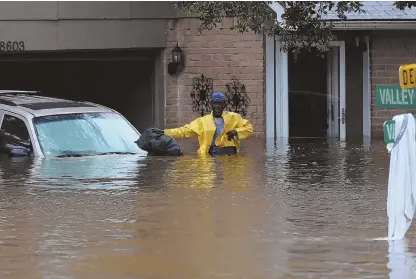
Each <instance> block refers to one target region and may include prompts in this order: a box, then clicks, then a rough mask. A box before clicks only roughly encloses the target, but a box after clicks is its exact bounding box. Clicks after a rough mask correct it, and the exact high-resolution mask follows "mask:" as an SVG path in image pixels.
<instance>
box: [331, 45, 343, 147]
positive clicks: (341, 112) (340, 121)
mask: <svg viewBox="0 0 416 279" xmlns="http://www.w3.org/2000/svg"><path fill="white" fill-rule="evenodd" d="M330 46H332V47H334V46H335V47H339V52H338V55H339V56H338V57H339V114H340V115H339V140H340V141H341V142H342V141H345V140H346V134H347V123H346V120H347V119H346V117H345V118H344V119H343V112H344V115H346V114H347V108H346V96H345V94H346V83H345V78H346V76H345V73H346V72H345V42H344V41H331V42H330ZM342 120H344V123H342Z"/></svg>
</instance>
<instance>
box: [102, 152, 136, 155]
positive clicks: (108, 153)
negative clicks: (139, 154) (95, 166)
mask: <svg viewBox="0 0 416 279" xmlns="http://www.w3.org/2000/svg"><path fill="white" fill-rule="evenodd" d="M110 154H129V155H134V154H136V153H133V152H104V153H99V154H97V155H110Z"/></svg>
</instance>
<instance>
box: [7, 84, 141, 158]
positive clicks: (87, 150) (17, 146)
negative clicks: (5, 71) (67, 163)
mask: <svg viewBox="0 0 416 279" xmlns="http://www.w3.org/2000/svg"><path fill="white" fill-rule="evenodd" d="M139 137H140V133H139V132H138V131H137V130H136V129H135V128H134V127H133V125H132V124H131V123H130V122H128V121H127V119H125V118H124V117H123V116H122V115H121V114H120V113H118V112H117V111H115V110H112V109H110V108H107V107H104V106H101V105H98V104H94V103H88V102H78V101H70V100H64V99H57V98H49V97H45V96H40V95H38V93H37V92H34V91H15V90H0V153H3V154H4V153H6V154H9V155H23V156H35V157H44V156H53V157H68V156H88V155H103V154H113V153H116V154H147V153H146V152H145V151H143V150H141V149H140V148H139V147H138V146H137V144H136V143H135V141H137V140H138V139H139Z"/></svg>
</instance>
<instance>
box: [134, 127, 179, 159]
mask: <svg viewBox="0 0 416 279" xmlns="http://www.w3.org/2000/svg"><path fill="white" fill-rule="evenodd" d="M136 144H137V146H139V148H140V149H142V150H144V151H147V152H148V155H150V156H182V155H183V153H182V150H181V146H180V145H179V143H178V142H177V141H176V140H175V139H174V138H172V137H171V136H167V135H165V134H163V133H159V132H157V131H155V130H154V129H153V128H148V129H146V130H144V132H143V133H142V135H141V136H140V138H139V139H138V140H137V141H136Z"/></svg>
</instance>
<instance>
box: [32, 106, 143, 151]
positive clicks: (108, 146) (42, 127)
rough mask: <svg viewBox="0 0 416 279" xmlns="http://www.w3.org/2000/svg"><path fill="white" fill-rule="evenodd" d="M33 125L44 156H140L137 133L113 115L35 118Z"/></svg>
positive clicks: (124, 121)
mask: <svg viewBox="0 0 416 279" xmlns="http://www.w3.org/2000/svg"><path fill="white" fill-rule="evenodd" d="M33 124H34V127H35V130H36V133H37V136H38V139H39V143H40V146H41V148H42V151H43V153H44V155H45V156H83V155H97V154H108V153H133V154H136V153H141V152H143V151H142V150H141V149H140V148H139V147H138V146H137V144H136V143H135V141H137V140H138V139H139V137H140V134H139V133H138V132H137V131H136V130H135V129H134V128H133V127H132V126H131V125H130V124H129V123H128V122H127V121H126V120H125V119H124V118H123V117H122V116H120V115H119V114H117V113H113V112H98V113H97V112H93V113H76V114H62V115H48V116H41V117H36V118H34V119H33Z"/></svg>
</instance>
